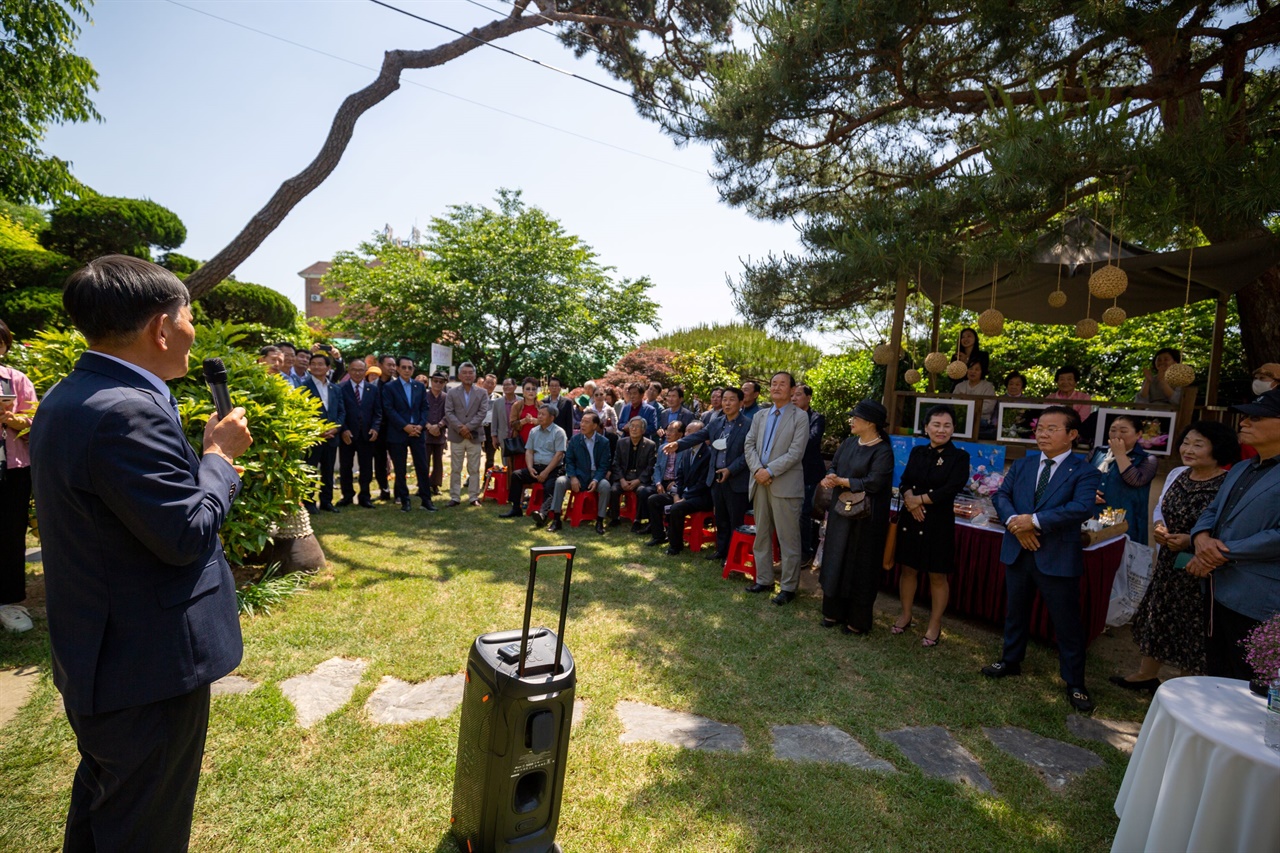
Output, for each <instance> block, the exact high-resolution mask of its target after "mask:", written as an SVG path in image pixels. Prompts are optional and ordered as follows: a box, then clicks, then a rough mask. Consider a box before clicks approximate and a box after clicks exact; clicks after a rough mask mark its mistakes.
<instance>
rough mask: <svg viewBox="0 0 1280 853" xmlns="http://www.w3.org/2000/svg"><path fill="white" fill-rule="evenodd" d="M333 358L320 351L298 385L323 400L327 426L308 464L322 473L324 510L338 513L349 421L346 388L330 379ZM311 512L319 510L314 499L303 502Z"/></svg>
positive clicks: (310, 453)
mask: <svg viewBox="0 0 1280 853" xmlns="http://www.w3.org/2000/svg"><path fill="white" fill-rule="evenodd" d="M332 367H333V360H332V359H330V358H329V356H328V354H327V353H323V352H316V353H315V354H314V355H312V356H311V361H310V362H308V363H307V376H306V378H305V379H303V380H302V384H301V385H299V386H298V387H299V388H301V389H302V390H304V391H306V392H307V393H308V394H310V395H311V396H312V397H315V398H316V399H317V400H319V401H320V416H321V417H322V418H324V419H325V422H326V426H327V429H325V431H324V432H323V433H322V434H321V439H320V443H319V444H317V445H315V446H313V447H312V448H311V449H310V450H309V451H307V463H308V464H310V465H313V466H315V469H316V471H317V472H318V473H319V475H320V509H322V510H324V511H325V512H338V511H339V510H338V508H337V507H336V506H334V505H333V468H334V463H335V462H337V460H338V443H339V442H338V433H339V432H340V431H341V430H342V428H343V426H344V424H345V422H346V414H345V413H344V411H343V408H342V391H341V390H340V389H339V388H338V386H337V385H335V384H334V383H332V382H330V381H329V371H330V370H331V369H332ZM302 505H303V506H305V507H306V508H307V512H310V513H315V511H316V505H315V503H313V502H311V501H303V502H302Z"/></svg>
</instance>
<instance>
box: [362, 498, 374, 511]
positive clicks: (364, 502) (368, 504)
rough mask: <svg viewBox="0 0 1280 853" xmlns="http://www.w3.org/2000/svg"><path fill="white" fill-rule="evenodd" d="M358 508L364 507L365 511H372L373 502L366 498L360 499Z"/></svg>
mask: <svg viewBox="0 0 1280 853" xmlns="http://www.w3.org/2000/svg"><path fill="white" fill-rule="evenodd" d="M360 506H362V507H364V508H365V509H373V501H371V500H369V499H368V498H361V499H360Z"/></svg>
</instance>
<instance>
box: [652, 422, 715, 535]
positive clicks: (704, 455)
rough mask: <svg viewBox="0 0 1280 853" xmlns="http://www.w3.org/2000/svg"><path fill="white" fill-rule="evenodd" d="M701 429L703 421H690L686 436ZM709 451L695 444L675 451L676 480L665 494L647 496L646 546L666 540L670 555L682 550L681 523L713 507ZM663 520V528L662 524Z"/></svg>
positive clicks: (682, 525)
mask: <svg viewBox="0 0 1280 853" xmlns="http://www.w3.org/2000/svg"><path fill="white" fill-rule="evenodd" d="M701 429H702V421H696V420H695V421H693V422H692V423H690V424H689V432H688V433H687V435H693V434H694V433H695V432H698V431H699V430H701ZM711 453H712V451H711V450H710V449H709V448H707V446H706V445H703V444H695V445H694V446H693V447H690V448H689V449H688V450H682V451H680V452H679V454H677V459H676V479H675V482H674V483H672V485H671V489H670V490H669V491H667V492H666V493H665V494H654V495H652V496H650V498H649V518H650V519H651V521H650V522H649V534H650V536H649V541H648V542H647V543H645V544H647V545H661V544H662V543H664V542H665V543H667V553H668V554H670V555H671V556H673V557H674V556H675V555H677V554H679V553H680V552H681V551H682V550H683V549H684V522H685V519H686V518H688V517H689V516H690V515H692V514H693V513H695V512H706V511H707V510H710V509H712V508H713V506H714V505H713V503H712V501H711V487H710V486H709V485H707V473H708V472H709V471H710V470H711V469H710V465H711ZM664 522H665V525H666V526H665V528H664V526H663V524H664Z"/></svg>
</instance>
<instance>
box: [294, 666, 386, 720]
mask: <svg viewBox="0 0 1280 853" xmlns="http://www.w3.org/2000/svg"><path fill="white" fill-rule="evenodd" d="M367 666H368V664H367V663H366V662H365V661H363V660H360V659H356V660H346V659H344V658H330V659H329V660H327V661H325V662H324V663H322V664H320V665H319V666H317V667H316V668H315V669H313V670H312V671H311V672H309V673H307V674H306V675H295V676H294V677H293V678H290V679H286V680H285V681H282V682H280V692H281V693H283V694H284V696H285V698H286V699H288V700H289V701H290V702H292V703H293V708H294V711H295V712H296V713H297V719H298V725H300V726H302V727H303V728H304V729H309V728H311V727H312V726H314V725H315V724H316V723H318V722H320V721H321V720H323V719H324V718H325V717H327V716H329V715H330V714H332V713H333V712H334V711H336V710H338V709H339V708H341V707H342V706H343V705H345V704H347V702H349V701H350V700H351V694H352V693H354V692H355V690H356V685H357V684H359V683H360V677H361V676H362V675H364V670H365V667H367Z"/></svg>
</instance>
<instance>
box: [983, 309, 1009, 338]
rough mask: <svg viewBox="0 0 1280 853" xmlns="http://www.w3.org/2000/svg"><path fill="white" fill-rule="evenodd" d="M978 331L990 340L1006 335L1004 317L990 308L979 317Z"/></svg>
mask: <svg viewBox="0 0 1280 853" xmlns="http://www.w3.org/2000/svg"><path fill="white" fill-rule="evenodd" d="M978 329H979V330H981V332H982V334H984V335H986V336H987V337H989V338H996V337H999V336H1000V335H1003V334H1004V315H1003V314H1001V313H1000V312H999V311H997V310H996V309H995V308H988V309H987V310H986V311H983V312H982V313H981V314H979V315H978Z"/></svg>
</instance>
